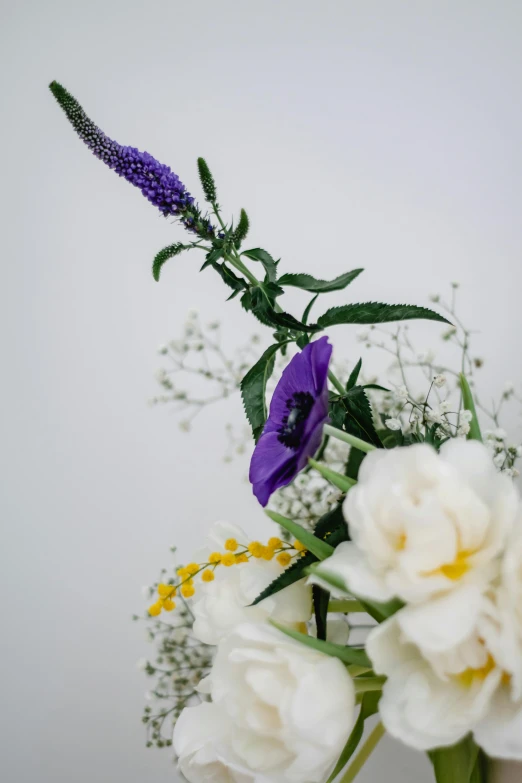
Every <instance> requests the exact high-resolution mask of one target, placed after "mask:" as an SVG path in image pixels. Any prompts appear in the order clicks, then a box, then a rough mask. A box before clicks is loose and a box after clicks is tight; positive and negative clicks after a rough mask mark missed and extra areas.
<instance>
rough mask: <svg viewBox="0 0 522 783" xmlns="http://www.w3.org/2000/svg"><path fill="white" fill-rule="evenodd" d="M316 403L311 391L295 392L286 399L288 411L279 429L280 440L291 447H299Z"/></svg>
mask: <svg viewBox="0 0 522 783" xmlns="http://www.w3.org/2000/svg"><path fill="white" fill-rule="evenodd" d="M313 405H314V398H313V397H312V395H311V394H310V392H295V393H294V394H292V396H291V397H290V398H289V399H288V400H287V401H286V410H287V411H288V412H287V413H286V414H285V415H284V416H283V418H282V420H281V426H280V427H279V429H278V433H279V441H280V443H283V444H284V445H285V446H288V448H290V449H297V448H299V444H300V443H301V438H302V435H303V431H304V425H305V422H306V420H307V418H308V416H309V415H310V411H311V410H312V408H313Z"/></svg>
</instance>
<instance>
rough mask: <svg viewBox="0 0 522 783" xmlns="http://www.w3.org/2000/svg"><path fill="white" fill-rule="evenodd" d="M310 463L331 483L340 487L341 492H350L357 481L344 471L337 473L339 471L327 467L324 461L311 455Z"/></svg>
mask: <svg viewBox="0 0 522 783" xmlns="http://www.w3.org/2000/svg"><path fill="white" fill-rule="evenodd" d="M308 463H309V464H310V465H311V466H312V467H313V468H314V469H315V470H317V472H318V473H320V474H321V476H323V478H325V479H326V480H327V481H329V482H330V484H333V486H334V487H337V489H340V490H341V492H348V490H350V489H351V488H352V487H353V486H354V484H356V483H357V482H356V481H354V480H353V479H351V478H349V477H348V476H343V474H342V473H337V471H335V470H332V469H331V468H329V467H327V466H326V465H323V463H322V462H317V461H316V460H315V459H312V458H311V457H310V458H309V460H308Z"/></svg>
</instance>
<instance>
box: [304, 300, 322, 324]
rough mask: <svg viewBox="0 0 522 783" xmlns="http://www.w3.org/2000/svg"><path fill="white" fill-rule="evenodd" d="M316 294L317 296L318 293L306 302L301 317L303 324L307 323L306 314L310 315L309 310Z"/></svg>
mask: <svg viewBox="0 0 522 783" xmlns="http://www.w3.org/2000/svg"><path fill="white" fill-rule="evenodd" d="M318 296H319V294H316V295H315V296H313V297H312V298H311V299H310V301H309V302H308V304H307V305H306V307H305V309H304V313H303V317H302V318H301V321H302V322H303V323H304V324H307V323H308V316H309V315H310V311H311V309H312V307H313V306H314V303H315V300H316V299H317V297H318Z"/></svg>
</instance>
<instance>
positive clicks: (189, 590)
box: [181, 584, 196, 598]
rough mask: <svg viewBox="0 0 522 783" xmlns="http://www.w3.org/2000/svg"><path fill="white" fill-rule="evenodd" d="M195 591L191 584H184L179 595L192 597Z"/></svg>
mask: <svg viewBox="0 0 522 783" xmlns="http://www.w3.org/2000/svg"><path fill="white" fill-rule="evenodd" d="M195 592H196V591H195V589H194V587H193V585H189V584H184V585H183V586H182V588H181V595H182V596H183V598H192V596H193V595H194V593H195Z"/></svg>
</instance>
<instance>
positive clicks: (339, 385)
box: [328, 370, 346, 394]
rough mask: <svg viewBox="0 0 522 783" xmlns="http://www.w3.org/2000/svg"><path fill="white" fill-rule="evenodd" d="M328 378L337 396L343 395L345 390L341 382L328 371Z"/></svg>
mask: <svg viewBox="0 0 522 783" xmlns="http://www.w3.org/2000/svg"><path fill="white" fill-rule="evenodd" d="M328 377H329V379H330V381H331V382H332V383H333V385H334V386H335V388H336V389H337V391H338V392H339V394H345V392H346V389H345V388H344V386H343V385H342V383H341V381H340V380H339V379H338V378H337V376H336V375H335V374H334V373H333V372H332V371H331V370H328Z"/></svg>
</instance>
